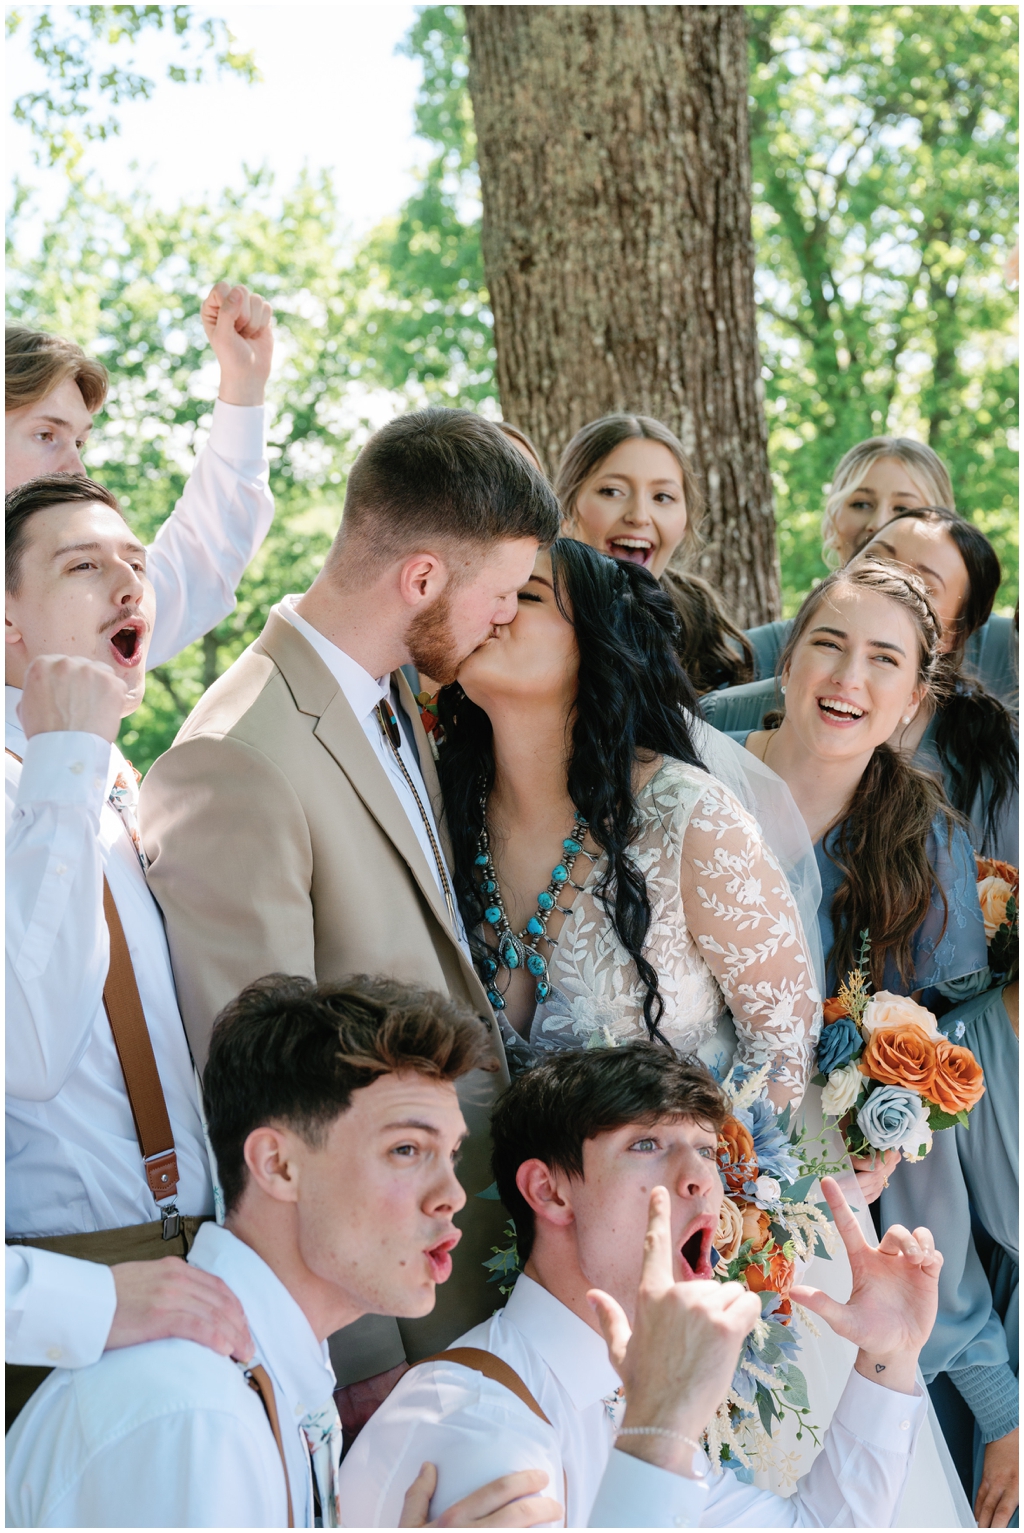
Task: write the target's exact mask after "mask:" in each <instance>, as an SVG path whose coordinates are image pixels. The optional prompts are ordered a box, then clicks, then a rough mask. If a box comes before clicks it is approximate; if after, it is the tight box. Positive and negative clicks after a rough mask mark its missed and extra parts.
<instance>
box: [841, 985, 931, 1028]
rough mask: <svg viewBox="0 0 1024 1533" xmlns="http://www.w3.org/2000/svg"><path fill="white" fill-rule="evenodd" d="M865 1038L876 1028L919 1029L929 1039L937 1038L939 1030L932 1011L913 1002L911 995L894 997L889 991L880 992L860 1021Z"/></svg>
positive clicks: (866, 1008)
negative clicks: (909, 1027) (908, 1027)
mask: <svg viewBox="0 0 1024 1533" xmlns="http://www.w3.org/2000/svg"><path fill="white" fill-rule="evenodd" d="M860 1026H861V1031H862V1032H863V1033H864V1034H865V1036H869V1035H870V1034H871V1033H873V1032H874V1030H875V1028H876V1027H907V1026H911V1027H919V1028H920V1029H921V1031H922V1032H923V1033H924V1035H925V1037H927V1038H937V1037H938V1036H939V1029H938V1027H937V1026H936V1024H935V1018H934V1017H933V1016H932V1014H931V1012H930V1011H926V1010H925V1008H924V1007H923V1006H919V1005H918V1004H917V1002H916V1001H912V1000H911V999H910V997H909V995H893V994H892V992H891V991H889V990H879V991H878V992H877V993H876V994H875V995H873V996H872V997H871V999H870V1001H869V1002H868V1004H867V1005H866V1006H865V1008H864V1015H863V1017H861V1020H860Z"/></svg>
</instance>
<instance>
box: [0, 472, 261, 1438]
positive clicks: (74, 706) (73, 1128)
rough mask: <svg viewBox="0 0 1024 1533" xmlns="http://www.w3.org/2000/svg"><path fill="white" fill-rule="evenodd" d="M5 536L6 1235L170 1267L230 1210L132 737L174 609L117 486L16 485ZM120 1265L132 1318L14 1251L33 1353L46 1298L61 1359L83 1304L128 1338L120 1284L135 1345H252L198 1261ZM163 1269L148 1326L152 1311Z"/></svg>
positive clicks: (31, 1379)
mask: <svg viewBox="0 0 1024 1533" xmlns="http://www.w3.org/2000/svg"><path fill="white" fill-rule="evenodd" d="M6 532H7V576H6V583H7V600H6V645H7V649H6V675H7V688H6V698H5V705H6V708H5V711H6V718H5V758H4V759H5V786H6V797H5V811H6V842H7V905H6V962H7V1032H6V1054H7V1081H6V1086H7V1113H6V1119H7V1200H6V1229H7V1238H8V1240H9V1241H11V1240H13V1241H15V1242H22V1241H25V1240H30V1241H35V1242H43V1243H44V1244H45V1246H46V1247H47V1248H48V1250H49V1251H51V1252H53V1253H55V1254H57V1255H60V1256H74V1257H79V1258H85V1259H88V1260H92V1261H101V1262H104V1263H107V1264H108V1265H119V1264H121V1263H129V1264H133V1266H134V1264H135V1263H136V1262H137V1261H140V1260H142V1261H149V1260H156V1261H158V1262H159V1264H160V1266H161V1268H162V1267H163V1266H164V1263H163V1262H162V1260H161V1259H162V1258H163V1257H167V1256H172V1255H174V1254H177V1255H179V1256H181V1255H184V1254H185V1251H186V1250H187V1248H188V1239H189V1238H190V1236H191V1235H192V1234H193V1233H194V1229H195V1227H196V1223H197V1221H198V1220H200V1219H202V1218H204V1217H208V1216H209V1215H210V1214H211V1213H212V1211H213V1188H212V1183H211V1178H210V1170H209V1163H208V1157H207V1152H206V1145H205V1141H204V1137H203V1127H202V1121H201V1117H200V1112H199V1105H198V1100H197V1094H196V1082H195V1074H194V1070H193V1066H192V1061H191V1059H190V1057H189V1051H188V1044H187V1041H186V1038H185V1034H184V1031H183V1029H182V1026H181V1017H180V1014H179V1012H178V1007H177V1001H176V998H175V994H174V983H173V979H172V976H171V967H170V959H169V957H168V954H167V943H166V938H165V936H164V931H163V924H162V922H161V919H160V912H159V910H158V908H157V906H156V904H155V902H154V900H153V898H152V896H151V895H150V893H149V890H148V888H147V886H146V877H145V867H144V858H143V854H142V852H141V842H140V841H139V838H138V831H137V829H136V822H135V802H136V785H135V778H134V775H133V773H132V771H131V768H130V767H129V765H128V763H127V762H126V761H125V760H124V758H123V756H121V754H120V752H119V751H118V749H117V747H116V745H114V743H113V742H114V740H115V739H116V737H117V732H118V728H119V725H120V722H121V719H122V717H125V716H127V715H128V714H130V713H132V712H133V711H134V709H135V708H136V707H138V704H139V702H140V701H141V700H142V696H143V692H144V689H145V671H146V660H147V657H148V653H149V648H150V642H151V639H152V633H153V628H154V621H155V593H154V591H153V587H152V584H151V582H150V581H149V580H148V578H147V576H146V550H145V549H144V548H143V547H142V546H141V544H140V543H139V541H138V539H137V538H135V537H134V535H133V534H132V533H131V531H130V529H129V528H128V526H127V524H126V523H125V521H124V519H123V518H122V516H121V514H120V512H119V510H118V507H117V502H116V500H114V498H113V496H111V495H110V493H109V492H108V491H107V490H104V489H103V488H102V487H101V486H99V485H95V484H93V483H92V482H91V481H90V480H88V479H84V478H79V477H77V476H74V475H68V474H57V475H53V476H51V477H50V478H43V479H35V480H31V481H29V482H28V483H27V484H25V485H23V486H21V487H19V488H18V489H16V490H14V491H12V492H11V494H10V495H9V496H8V497H7V507H6ZM107 887H109V894H110V899H111V900H112V903H113V907H114V910H115V911H116V917H117V920H118V922H119V927H120V929H121V931H122V932H123V939H122V940H123V942H124V943H126V948H127V963H128V966H129V968H130V970H131V972H132V975H133V979H134V984H135V986H136V989H137V995H138V1001H139V1002H140V1003H141V1011H142V1018H143V1021H142V1023H141V1026H142V1029H143V1032H145V1033H148V1039H149V1044H150V1046H151V1050H152V1057H153V1059H154V1061H155V1071H156V1075H157V1077H158V1081H159V1086H160V1087H161V1088H162V1100H163V1103H164V1104H165V1107H166V1113H167V1116H168V1118H169V1125H168V1130H169V1137H171V1138H172V1139H173V1149H174V1152H175V1155H176V1183H175V1184H172V1181H171V1172H170V1169H167V1170H166V1171H165V1172H162V1173H161V1175H162V1176H163V1177H164V1178H165V1180H166V1184H167V1192H168V1194H169V1196H167V1195H164V1193H163V1192H162V1191H161V1182H160V1181H157V1182H156V1183H154V1181H153V1180H152V1171H153V1168H151V1167H149V1168H147V1165H146V1163H144V1160H143V1154H142V1151H141V1150H140V1144H139V1140H138V1138H137V1122H136V1113H135V1112H134V1111H133V1105H132V1103H131V1102H130V1100H129V1095H128V1090H127V1087H126V1081H125V1074H124V1071H123V1069H122V1064H121V1059H120V1056H119V1049H118V1047H117V1045H116V1044H115V1040H114V1036H113V1033H112V1030H111V1021H110V1019H109V1018H108V1008H107V1004H106V1003H107V996H106V993H105V988H106V985H107V980H108V970H109V969H110V968H111V940H110V932H109V929H108V920H107V918H106V916H105V911H104V899H105V893H104V891H105V888H107ZM160 1148H161V1149H169V1146H160ZM154 1187H156V1190H154ZM44 1266H45V1269H46V1271H45V1276H44V1273H43V1268H44ZM113 1281H114V1290H115V1314H114V1315H113V1317H112V1316H111V1312H110V1299H111V1290H110V1286H109V1284H105V1283H103V1282H102V1281H101V1280H99V1279H97V1280H96V1281H94V1282H92V1283H89V1284H86V1285H84V1286H82V1285H80V1284H79V1281H78V1276H77V1273H76V1272H75V1271H74V1270H73V1269H72V1268H70V1267H64V1266H62V1265H59V1264H58V1265H54V1264H53V1263H46V1264H43V1263H40V1262H38V1261H33V1260H31V1259H27V1260H26V1261H24V1262H23V1263H22V1264H21V1266H20V1267H19V1266H18V1264H17V1263H15V1270H14V1276H13V1296H14V1300H15V1308H16V1310H19V1311H20V1312H22V1313H27V1312H31V1313H32V1314H33V1315H34V1316H35V1317H36V1319H35V1322H34V1323H33V1324H31V1325H30V1326H29V1327H28V1330H27V1331H26V1333H25V1335H24V1336H23V1338H22V1344H21V1346H19V1347H18V1348H17V1351H18V1352H19V1353H21V1354H22V1355H24V1352H26V1351H28V1352H31V1351H33V1350H35V1351H38V1348H37V1343H38V1341H39V1336H38V1325H39V1323H40V1322H39V1314H40V1308H41V1306H42V1305H43V1304H44V1303H49V1304H50V1305H51V1306H52V1308H53V1313H54V1326H53V1335H52V1336H51V1338H50V1339H49V1341H48V1342H47V1345H46V1347H45V1349H44V1350H45V1355H46V1361H47V1362H49V1363H52V1362H56V1361H58V1360H60V1361H63V1360H64V1358H65V1356H66V1355H67V1342H66V1336H65V1339H64V1340H62V1339H61V1336H60V1334H59V1333H60V1332H65V1333H66V1331H67V1329H68V1325H69V1319H68V1317H70V1316H74V1317H76V1318H75V1322H74V1323H75V1324H76V1325H80V1327H81V1330H82V1332H83V1341H82V1343H81V1347H80V1348H76V1349H73V1350H75V1351H76V1353H77V1354H78V1355H83V1354H84V1355H86V1356H88V1355H89V1353H90V1352H91V1351H92V1350H93V1349H94V1348H95V1347H96V1345H97V1339H98V1337H99V1336H100V1334H101V1333H102V1332H103V1329H104V1326H105V1327H106V1332H107V1344H108V1345H109V1344H110V1343H109V1335H110V1330H111V1326H112V1324H114V1325H116V1307H117V1304H121V1305H122V1310H123V1304H124V1303H125V1302H127V1300H126V1298H122V1295H121V1294H118V1292H117V1289H118V1284H119V1282H120V1285H121V1287H122V1288H124V1286H125V1285H126V1284H127V1285H129V1286H130V1288H131V1291H132V1294H133V1295H134V1298H133V1299H132V1305H131V1306H130V1307H132V1309H133V1313H134V1315H135V1318H134V1321H130V1323H129V1327H128V1331H127V1334H128V1336H129V1337H130V1339H137V1338H138V1336H139V1335H150V1336H163V1335H168V1334H182V1333H184V1334H186V1335H189V1336H194V1337H196V1338H206V1337H208V1336H209V1335H210V1334H213V1335H214V1336H215V1337H217V1338H218V1339H219V1344H222V1345H224V1344H225V1335H226V1345H227V1347H228V1350H230V1349H231V1348H232V1347H235V1346H238V1345H242V1344H244V1336H245V1332H244V1322H243V1321H242V1318H241V1316H240V1313H239V1311H238V1307H237V1305H236V1304H235V1303H234V1301H232V1300H231V1299H230V1296H228V1295H227V1294H226V1293H225V1292H223V1291H222V1290H220V1289H216V1288H214V1289H212V1290H211V1285H209V1284H207V1283H202V1282H198V1281H197V1279H196V1277H195V1275H194V1274H191V1273H189V1272H188V1271H187V1270H186V1269H185V1268H184V1267H183V1266H181V1264H180V1263H178V1264H177V1265H176V1269H175V1270H174V1272H173V1273H171V1274H168V1273H167V1272H166V1271H163V1270H160V1271H157V1270H154V1272H153V1274H152V1276H151V1277H149V1276H147V1274H146V1273H145V1272H142V1273H139V1272H138V1271H134V1272H133V1273H132V1274H121V1275H120V1277H119V1275H118V1274H116V1273H115V1275H114V1280H113ZM62 1283H63V1285H64V1286H60V1285H61V1284H62ZM147 1285H148V1287H149V1288H150V1290H151V1298H150V1301H149V1321H148V1326H149V1329H148V1330H147V1329H146V1324H147V1322H146V1320H145V1317H144V1316H142V1317H141V1319H140V1316H139V1314H138V1313H137V1311H138V1307H139V1304H140V1303H141V1305H142V1308H143V1310H144V1309H145V1308H146V1300H145V1296H144V1292H143V1293H142V1294H140V1290H143V1291H144V1290H145V1289H146V1287H147ZM33 1286H35V1287H36V1288H37V1289H38V1292H37V1293H36V1294H35V1296H33V1295H32V1292H31V1290H32V1288H33ZM47 1296H48V1297H47ZM211 1305H212V1307H213V1311H214V1314H213V1316H212V1319H213V1330H212V1333H211V1314H210V1310H211ZM61 1311H63V1314H61ZM124 1318H125V1316H124V1313H123V1312H122V1321H123V1320H124ZM23 1324H24V1322H23V1320H22V1319H21V1318H19V1320H18V1328H22V1326H23ZM140 1324H141V1327H142V1328H141V1330H140V1329H139V1326H140ZM183 1328H184V1329H183ZM33 1331H34V1332H35V1337H34V1339H33V1334H32V1333H33ZM120 1331H121V1333H122V1334H123V1333H124V1327H123V1325H122V1327H121V1328H120ZM114 1334H115V1338H116V1336H117V1335H118V1331H117V1330H115V1333H114ZM86 1336H87V1337H89V1338H90V1339H89V1340H88V1341H87V1340H85V1339H84V1338H85V1337H86ZM115 1344H116V1340H115ZM33 1368H34V1371H33V1369H30V1368H27V1367H25V1366H22V1368H21V1370H20V1371H17V1372H16V1371H15V1370H11V1371H10V1372H9V1374H8V1390H7V1409H8V1419H10V1418H11V1415H12V1413H13V1412H16V1411H17V1409H18V1408H19V1406H20V1404H21V1403H23V1401H24V1399H25V1398H26V1397H27V1394H28V1393H30V1392H31V1389H32V1388H34V1387H35V1385H36V1384H37V1383H38V1381H39V1378H40V1377H41V1376H42V1370H43V1369H44V1368H45V1363H43V1361H42V1359H39V1358H38V1356H37V1359H36V1362H35V1363H34V1365H33Z"/></svg>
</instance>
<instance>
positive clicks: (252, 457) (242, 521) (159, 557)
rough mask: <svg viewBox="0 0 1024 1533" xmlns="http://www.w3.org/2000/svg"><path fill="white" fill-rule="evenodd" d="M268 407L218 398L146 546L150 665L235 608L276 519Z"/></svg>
mask: <svg viewBox="0 0 1024 1533" xmlns="http://www.w3.org/2000/svg"><path fill="white" fill-rule="evenodd" d="M265 419H266V411H265V409H264V407H263V406H262V405H229V404H225V403H224V401H223V400H222V399H218V400H217V402H216V403H215V404H214V407H213V424H212V425H211V427H210V435H209V439H208V440H207V443H206V446H205V447H204V448H203V449H202V450H201V452H200V453H199V455H198V457H197V458H196V461H195V465H194V467H193V469H192V472H191V474H190V475H189V478H188V482H187V483H186V485H185V488H184V490H183V491H182V493H181V499H180V500H179V501H178V504H177V505H176V506H175V508H174V510H173V511H172V513H171V515H170V516H169V517H168V518H167V520H166V521H165V522H164V523H163V525H162V526H161V528H160V530H159V532H158V533H157V535H156V537H155V539H154V540H153V543H152V545H151V546H150V548H149V550H148V551H147V559H146V573H147V574H148V576H149V578H150V580H151V581H152V583H153V589H154V591H155V592H156V620H155V622H154V624H153V637H152V640H151V642H150V647H149V655H148V656H147V659H146V667H147V669H148V670H152V669H153V667H154V666H155V665H163V663H164V662H165V661H166V660H172V659H173V658H174V656H175V655H176V654H178V652H179V651H180V650H183V649H184V648H185V646H186V645H188V644H191V643H193V641H194V640H196V639H200V638H202V636H203V634H204V633H208V632H209V631H210V629H211V628H214V627H216V625H217V624H218V623H219V622H221V621H222V619H224V618H226V617H227V615H228V613H229V612H233V611H234V607H235V587H236V586H237V585H238V582H239V580H240V579H241V577H242V574H243V572H244V570H245V567H246V565H247V564H248V563H249V562H250V560H251V559H252V557H253V555H254V554H255V552H256V550H257V549H258V548H259V546H260V544H261V543H262V542H263V539H264V538H265V537H266V535H267V530H268V528H269V527H270V524H271V522H272V521H273V519H274V499H273V496H272V495H271V493H270V490H269V488H268V486H267V473H268V464H267V453H266V445H265V437H266V426H265Z"/></svg>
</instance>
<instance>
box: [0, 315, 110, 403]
mask: <svg viewBox="0 0 1024 1533" xmlns="http://www.w3.org/2000/svg"><path fill="white" fill-rule="evenodd" d="M5 352H6V356H5V379H4V392H5V396H6V397H5V409H6V410H8V411H9V410H20V409H21V408H22V407H23V406H24V405H34V404H37V403H38V402H39V400H40V399H45V398H46V396H47V394H52V393H53V390H54V389H56V388H59V387H60V385H61V384H62V383H64V382H65V381H67V380H68V379H70V380H71V381H73V382H74V383H77V384H78V388H79V391H80V393H81V395H82V400H83V402H84V404H85V408H86V409H87V410H88V411H89V414H90V415H95V414H96V412H97V410H98V409H99V408H100V407H101V405H102V404H103V401H104V400H105V399H106V397H107V370H106V368H105V367H101V366H100V364H99V362H94V361H93V360H92V358H91V357H87V356H86V354H85V352H84V351H83V350H82V348H81V346H76V345H75V343H74V341H65V340H64V339H63V337H62V336H59V335H46V334H44V332H43V331H42V330H29V329H27V328H26V327H25V326H24V325H8V326H7V332H6V346H5Z"/></svg>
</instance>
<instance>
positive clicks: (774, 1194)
mask: <svg viewBox="0 0 1024 1533" xmlns="http://www.w3.org/2000/svg"><path fill="white" fill-rule="evenodd" d="M754 1197H755V1198H756V1199H757V1201H758V1202H759V1203H777V1202H778V1201H779V1199H780V1198H781V1197H782V1183H781V1182H777V1181H776V1180H775V1178H774V1176H759V1177H758V1179H757V1181H756V1182H755V1183H754Z"/></svg>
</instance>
